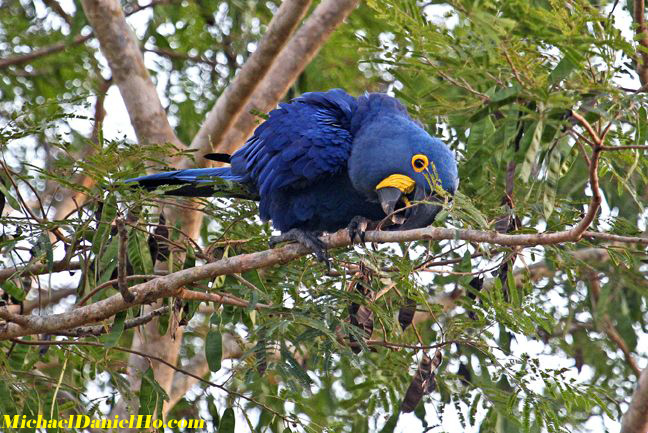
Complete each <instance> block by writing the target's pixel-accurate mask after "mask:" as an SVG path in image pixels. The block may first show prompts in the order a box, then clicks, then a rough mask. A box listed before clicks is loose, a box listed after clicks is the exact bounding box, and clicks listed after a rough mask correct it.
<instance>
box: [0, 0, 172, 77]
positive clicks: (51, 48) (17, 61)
mask: <svg viewBox="0 0 648 433" xmlns="http://www.w3.org/2000/svg"><path fill="white" fill-rule="evenodd" d="M48 3H49V2H48ZM51 3H55V2H51ZM160 3H168V1H167V0H162V1H156V0H154V1H151V2H150V3H149V4H147V5H144V6H137V7H135V8H133V9H131V10H129V11H128V13H126V16H130V15H132V14H134V13H136V12H139V11H141V10H144V9H146V8H149V7H152V6H155V5H157V4H160ZM93 37H94V34H93V33H90V34H87V35H85V36H81V35H78V36H75V37H74V38H72V40H68V41H64V42H57V43H55V44H52V45H48V46H47V47H41V48H38V49H36V50H34V51H32V52H30V53H27V54H21V55H17V56H11V57H7V58H5V59H0V69H4V68H7V67H9V66H14V65H23V64H25V63H29V62H31V61H32V60H36V59H38V58H40V57H45V56H48V55H50V54H55V53H58V52H61V51H65V50H66V49H67V48H70V47H73V46H75V45H80V44H82V43H84V42H85V41H87V40H90V39H92V38H93Z"/></svg>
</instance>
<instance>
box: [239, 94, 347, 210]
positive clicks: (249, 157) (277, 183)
mask: <svg viewBox="0 0 648 433" xmlns="http://www.w3.org/2000/svg"><path fill="white" fill-rule="evenodd" d="M356 105H357V101H356V99H355V98H353V97H352V96H350V95H348V94H347V93H346V92H344V91H343V90H340V89H334V90H330V91H328V92H313V93H305V94H304V95H302V96H301V97H299V98H296V99H294V100H293V101H291V103H289V104H280V106H279V108H278V109H276V110H273V111H271V112H270V114H269V117H268V119H267V120H266V121H265V122H264V123H263V124H261V125H260V126H259V127H258V128H257V129H256V131H255V132H254V136H253V137H252V138H250V139H249V140H248V142H247V143H246V145H245V146H244V147H243V148H242V149H241V150H239V151H238V152H236V153H235V154H234V155H232V172H233V173H234V174H238V175H240V176H242V177H244V178H245V182H246V183H248V184H250V185H251V186H253V188H254V189H256V191H258V193H259V195H260V196H261V206H260V213H261V217H262V218H263V219H270V217H271V215H270V214H271V212H270V209H271V208H274V205H273V201H274V199H275V195H276V194H275V192H276V191H278V190H281V189H289V188H307V187H308V186H309V185H312V184H313V183H315V182H317V181H318V180H320V179H322V178H324V177H326V176H331V175H334V174H337V173H339V172H340V171H342V170H345V169H346V166H347V161H348V159H349V155H350V153H351V146H352V142H353V137H352V135H351V132H350V131H349V127H350V123H351V118H352V116H353V112H354V110H355V108H356ZM305 213H308V212H304V211H302V212H300V214H301V215H300V216H304V214H305Z"/></svg>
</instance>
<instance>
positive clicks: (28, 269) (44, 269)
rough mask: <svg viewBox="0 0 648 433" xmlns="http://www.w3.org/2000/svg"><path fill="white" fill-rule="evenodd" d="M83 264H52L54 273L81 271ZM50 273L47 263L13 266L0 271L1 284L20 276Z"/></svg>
mask: <svg viewBox="0 0 648 433" xmlns="http://www.w3.org/2000/svg"><path fill="white" fill-rule="evenodd" d="M81 266H82V264H81V262H70V261H69V260H67V259H65V260H61V261H59V262H54V263H53V264H52V272H63V271H76V270H78V269H81ZM47 273H49V266H48V265H47V263H32V264H29V265H25V266H13V267H11V268H5V269H0V283H2V282H4V281H6V280H8V279H9V278H12V277H14V276H18V275H31V276H34V275H42V274H47Z"/></svg>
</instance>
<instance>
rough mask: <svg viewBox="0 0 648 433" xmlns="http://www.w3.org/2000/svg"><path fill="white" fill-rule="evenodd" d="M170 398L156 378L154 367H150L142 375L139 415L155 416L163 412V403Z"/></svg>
mask: <svg viewBox="0 0 648 433" xmlns="http://www.w3.org/2000/svg"><path fill="white" fill-rule="evenodd" d="M164 400H167V401H168V400H169V396H168V395H167V393H166V392H165V391H164V389H163V388H162V387H161V386H160V384H159V383H157V381H156V380H155V376H154V374H153V369H152V368H151V367H149V368H148V369H147V370H146V371H145V372H144V374H143V375H142V385H141V386H140V390H139V401H140V408H139V412H138V414H139V415H152V416H155V415H156V413H157V414H158V415H161V414H162V403H163V401H164Z"/></svg>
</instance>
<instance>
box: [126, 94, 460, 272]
mask: <svg viewBox="0 0 648 433" xmlns="http://www.w3.org/2000/svg"><path fill="white" fill-rule="evenodd" d="M207 157H208V158H210V159H214V160H220V161H224V162H229V163H230V166H229V167H219V168H197V169H187V170H179V171H170V172H163V173H157V174H153V175H149V176H143V177H138V178H135V179H130V180H129V182H138V183H139V185H141V186H144V187H145V188H147V189H154V188H156V187H158V186H161V185H180V188H178V189H177V190H173V191H169V194H172V195H184V196H210V195H213V194H214V193H216V192H218V183H217V182H215V180H214V179H215V178H220V179H224V180H227V181H233V182H236V183H239V184H241V185H242V186H244V188H245V191H246V194H244V196H245V195H248V194H247V193H249V195H248V197H247V198H253V199H256V200H258V201H259V214H260V216H261V219H262V220H264V221H268V220H271V221H272V225H273V226H274V228H275V229H277V230H280V231H281V232H282V234H281V235H280V236H274V237H273V238H272V239H271V246H273V245H274V244H276V243H278V242H283V241H288V240H292V241H297V242H300V243H302V244H303V245H306V246H307V247H309V248H311V249H312V250H313V251H314V252H315V254H316V255H317V257H318V258H319V259H321V260H325V258H326V249H325V246H324V244H323V242H322V241H321V240H320V239H319V238H318V236H319V235H320V234H321V233H322V232H333V231H336V230H338V229H340V228H344V227H347V228H349V231H350V234H351V238H352V240H353V239H354V237H355V235H361V239H363V234H364V231H363V230H364V228H366V222H367V221H380V220H384V219H385V218H386V217H390V219H391V222H392V223H393V224H392V225H391V227H390V229H396V230H406V229H413V228H420V227H425V226H427V225H429V224H431V223H432V221H433V220H434V218H435V216H436V214H437V213H438V212H439V210H440V206H439V205H438V196H439V192H442V190H445V192H447V193H448V194H449V195H452V194H454V192H455V190H456V189H457V185H458V175H457V163H456V161H455V158H454V156H453V154H452V152H451V151H450V150H449V149H448V147H447V146H446V145H445V143H443V142H442V141H441V140H439V139H436V138H433V137H431V136H430V135H429V134H428V133H427V132H425V130H424V129H423V128H422V127H421V126H420V125H419V124H418V123H417V122H415V121H413V120H412V119H411V118H410V117H409V116H408V114H407V111H406V109H405V108H404V107H403V105H401V103H400V102H399V101H398V100H396V99H395V98H393V97H390V96H388V95H385V94H381V93H369V94H364V95H362V96H360V97H358V98H354V97H352V96H350V95H348V94H347V93H346V92H344V91H343V90H340V89H333V90H330V91H328V92H312V93H305V94H304V95H302V96H301V97H299V98H296V99H293V100H292V101H291V102H290V103H285V104H280V106H279V108H278V109H276V110H273V111H271V112H270V113H269V117H268V118H267V120H266V121H265V122H263V123H262V124H261V125H259V126H258V127H257V128H256V130H255V131H254V134H253V136H252V137H251V138H250V139H249V140H248V141H247V143H246V144H245V146H243V147H242V148H241V149H239V150H238V151H236V152H235V153H234V154H233V155H231V157H230V156H229V155H224V154H210V156H207ZM435 184H436V185H435ZM441 195H443V193H441ZM435 201H436V202H437V203H436V204H435ZM360 227H362V230H360V229H359V228H360Z"/></svg>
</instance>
